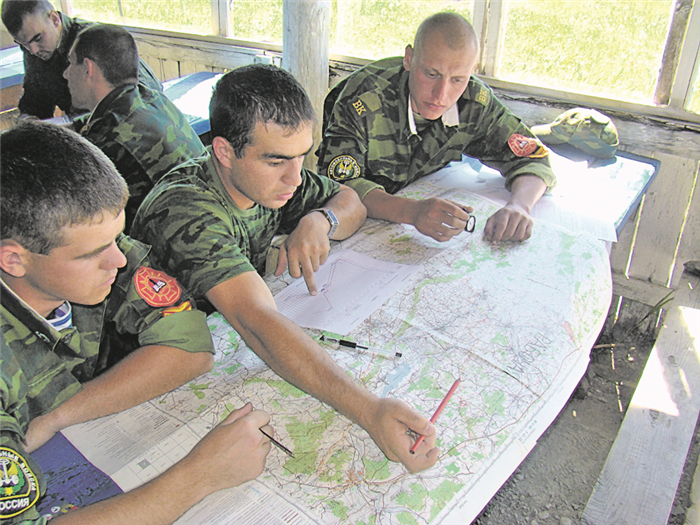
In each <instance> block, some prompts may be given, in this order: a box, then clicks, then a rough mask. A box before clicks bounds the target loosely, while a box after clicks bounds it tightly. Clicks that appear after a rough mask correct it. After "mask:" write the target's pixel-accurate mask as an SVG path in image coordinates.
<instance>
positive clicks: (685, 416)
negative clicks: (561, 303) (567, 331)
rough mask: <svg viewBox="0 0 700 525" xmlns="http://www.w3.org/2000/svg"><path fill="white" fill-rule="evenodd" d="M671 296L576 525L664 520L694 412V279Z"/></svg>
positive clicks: (697, 369) (662, 523) (698, 326)
mask: <svg viewBox="0 0 700 525" xmlns="http://www.w3.org/2000/svg"><path fill="white" fill-rule="evenodd" d="M674 297H675V300H674V302H673V305H672V306H670V308H669V310H668V311H667V313H666V319H665V322H664V326H663V327H662V329H661V331H660V332H659V337H658V339H657V340H656V344H655V345H654V348H653V349H652V351H651V354H650V356H649V360H648V361H647V365H646V366H645V368H644V373H643V374H642V378H641V379H640V381H639V384H638V385H637V388H636V390H635V393H634V396H633V397H632V401H631V403H630V406H629V408H628V410H627V413H626V415H625V419H624V421H623V422H622V426H621V427H620V431H619V433H618V435H617V439H616V440H615V443H614V444H613V447H612V449H611V450H610V453H609V455H608V459H607V461H606V463H605V466H604V467H603V471H602V472H601V474H600V477H599V479H598V482H597V483H596V486H595V488H594V490H593V493H592V494H591V497H590V499H589V501H588V504H587V505H586V509H585V510H584V513H583V518H582V520H581V523H582V525H616V524H620V525H622V524H626V525H666V523H667V522H668V517H669V514H670V512H671V508H672V506H673V500H674V497H675V494H676V489H677V486H678V482H679V480H680V477H681V475H682V473H683V465H684V463H685V459H686V456H687V454H688V449H689V447H690V444H691V442H692V439H693V436H694V435H695V425H696V422H697V419H698V414H699V413H700V278H698V277H695V276H691V275H689V274H688V273H684V274H683V278H682V279H681V282H680V284H679V287H678V289H677V290H676V292H675V295H674Z"/></svg>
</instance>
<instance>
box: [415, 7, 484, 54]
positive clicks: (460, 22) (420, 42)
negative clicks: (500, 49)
mask: <svg viewBox="0 0 700 525" xmlns="http://www.w3.org/2000/svg"><path fill="white" fill-rule="evenodd" d="M435 34H439V35H440V36H441V37H442V38H441V39H442V42H443V43H444V44H445V45H446V46H447V47H449V48H450V49H453V50H455V51H462V50H470V51H472V52H473V56H476V55H478V53H479V39H478V38H477V36H476V33H475V32H474V28H473V27H472V25H471V24H470V23H469V22H467V20H466V19H465V18H464V17H462V16H461V15H458V14H457V13H449V12H448V13H435V14H434V15H431V16H429V17H428V18H426V19H425V20H423V22H421V24H420V26H418V31H416V37H415V40H414V41H413V49H414V52H415V53H416V54H417V55H419V56H422V55H423V49H424V46H425V45H427V44H428V42H429V41H431V40H432V38H431V37H432V36H433V35H435Z"/></svg>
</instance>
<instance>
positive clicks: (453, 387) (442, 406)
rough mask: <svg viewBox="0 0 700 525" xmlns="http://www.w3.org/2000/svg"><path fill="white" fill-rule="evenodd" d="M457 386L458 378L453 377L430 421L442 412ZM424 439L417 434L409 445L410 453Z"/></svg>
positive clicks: (433, 420) (434, 419)
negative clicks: (414, 440)
mask: <svg viewBox="0 0 700 525" xmlns="http://www.w3.org/2000/svg"><path fill="white" fill-rule="evenodd" d="M458 386H459V379H455V382H454V383H453V384H452V386H451V387H450V390H449V391H448V392H447V395H446V396H445V399H443V400H442V402H441V403H440V405H438V407H437V410H436V411H435V413H434V414H433V417H431V418H430V422H431V423H435V422H436V421H437V418H438V416H439V415H440V412H442V409H443V408H445V405H446V404H447V402H448V401H449V400H450V398H451V397H452V394H454V393H455V390H457V387H458ZM424 439H425V436H423V435H420V436H418V439H416V442H415V443H414V444H413V446H412V447H411V454H415V453H416V450H417V449H418V447H419V446H420V444H421V443H423V440H424Z"/></svg>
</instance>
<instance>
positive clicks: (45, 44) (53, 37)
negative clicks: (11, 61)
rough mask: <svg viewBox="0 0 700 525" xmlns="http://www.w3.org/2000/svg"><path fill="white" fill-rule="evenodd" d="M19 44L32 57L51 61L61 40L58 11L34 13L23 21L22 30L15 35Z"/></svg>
mask: <svg viewBox="0 0 700 525" xmlns="http://www.w3.org/2000/svg"><path fill="white" fill-rule="evenodd" d="M13 36H14V39H15V42H17V43H18V44H19V45H20V46H22V47H23V48H24V49H26V50H27V51H29V52H30V53H31V54H32V55H34V56H36V57H39V58H40V59H41V60H49V59H50V58H51V57H52V56H53V54H54V52H55V51H56V48H57V47H58V43H59V40H60V38H61V17H60V16H59V14H58V13H57V12H56V11H51V12H50V13H49V14H48V15H47V14H45V13H40V12H36V13H32V14H30V15H26V16H25V17H24V20H23V21H22V29H20V30H19V32H18V33H17V34H16V35H13Z"/></svg>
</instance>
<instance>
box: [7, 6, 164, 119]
mask: <svg viewBox="0 0 700 525" xmlns="http://www.w3.org/2000/svg"><path fill="white" fill-rule="evenodd" d="M59 15H60V17H61V23H62V29H61V40H60V44H59V45H58V48H57V49H56V51H55V52H54V54H53V56H52V57H51V58H50V59H49V60H46V61H44V60H42V59H40V58H39V57H35V56H33V55H32V54H31V53H30V52H29V51H27V50H26V49H24V48H22V52H23V58H24V81H23V84H22V90H23V91H22V96H21V97H20V99H19V103H18V105H17V106H18V107H19V112H20V114H22V115H33V116H35V117H38V118H40V119H47V118H51V117H53V114H54V110H55V109H56V106H58V107H59V108H61V110H63V112H64V113H66V114H67V115H69V116H71V117H74V116H76V115H81V114H83V113H85V109H81V108H74V107H73V106H72V105H71V96H70V90H69V89H68V81H67V80H66V79H65V78H63V72H64V71H65V70H66V68H67V67H68V54H69V53H70V50H71V47H73V43H74V42H75V39H76V38H77V36H78V33H80V31H82V30H83V29H85V28H86V27H88V26H91V25H94V24H95V22H87V21H85V20H80V19H79V18H70V17H68V16H66V15H64V14H63V13H59ZM139 82H142V83H143V84H144V85H146V86H148V87H150V88H151V89H154V90H156V91H163V86H162V84H161V83H160V80H158V77H156V75H155V73H153V71H152V70H151V68H150V67H148V64H146V63H145V62H144V61H143V60H139Z"/></svg>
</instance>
